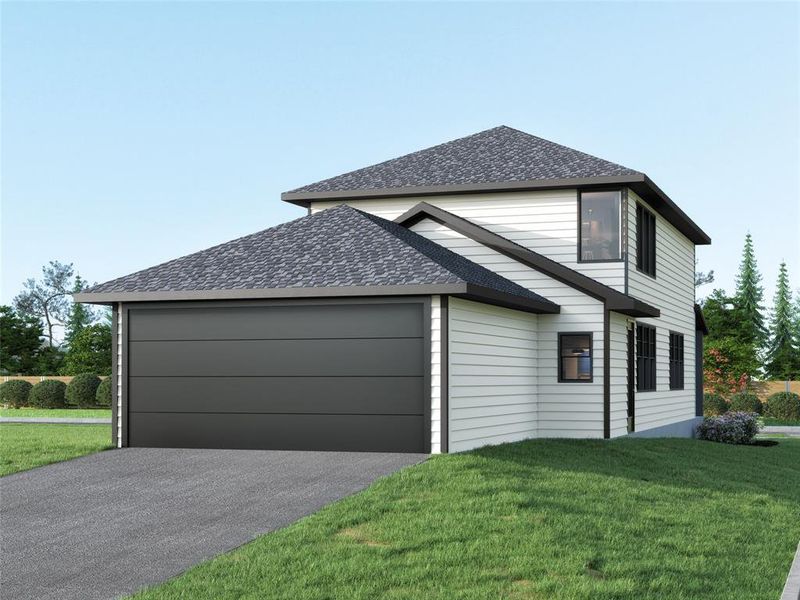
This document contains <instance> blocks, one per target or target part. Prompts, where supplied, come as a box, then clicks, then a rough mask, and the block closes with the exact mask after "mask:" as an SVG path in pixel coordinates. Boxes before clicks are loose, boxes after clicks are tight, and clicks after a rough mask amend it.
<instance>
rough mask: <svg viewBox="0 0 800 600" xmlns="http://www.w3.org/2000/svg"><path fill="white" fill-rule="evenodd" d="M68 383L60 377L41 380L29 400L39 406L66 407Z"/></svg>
mask: <svg viewBox="0 0 800 600" xmlns="http://www.w3.org/2000/svg"><path fill="white" fill-rule="evenodd" d="M66 391H67V384H66V383H64V382H63V381H59V380H58V379H45V380H44V381H40V382H39V383H37V384H36V385H35V386H33V389H31V395H30V399H29V400H28V402H29V403H30V404H31V405H32V406H36V407H38V408H64V407H65V406H66V403H67V402H66Z"/></svg>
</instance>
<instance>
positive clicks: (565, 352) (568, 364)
mask: <svg viewBox="0 0 800 600" xmlns="http://www.w3.org/2000/svg"><path fill="white" fill-rule="evenodd" d="M558 380H559V381H561V382H564V381H585V382H590V381H592V334H591V333H560V334H559V335H558Z"/></svg>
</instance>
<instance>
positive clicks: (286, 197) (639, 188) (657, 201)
mask: <svg viewBox="0 0 800 600" xmlns="http://www.w3.org/2000/svg"><path fill="white" fill-rule="evenodd" d="M609 185H617V186H625V185H627V186H629V187H630V188H631V189H632V190H633V191H635V192H636V193H637V194H638V195H639V196H641V197H642V199H644V200H646V201H647V202H648V203H649V204H650V205H651V206H652V207H653V209H654V210H655V211H656V212H658V213H660V214H661V215H662V216H663V217H664V218H665V219H667V220H668V221H669V222H670V223H672V224H673V225H674V226H675V228H676V229H677V230H678V231H680V232H681V233H683V234H684V235H685V236H686V237H687V238H689V239H690V240H691V241H692V242H694V243H695V244H698V245H704V244H710V243H711V238H710V237H709V236H708V235H707V234H706V233H705V232H704V231H703V230H702V229H700V227H698V225H697V224H696V223H695V222H694V221H692V220H691V219H690V218H689V217H688V216H687V215H686V213H684V212H683V211H682V210H681V209H680V208H678V206H677V205H676V204H675V203H674V202H673V201H672V200H671V199H670V198H669V196H667V195H666V194H665V193H664V192H663V191H662V190H661V188H659V187H658V186H657V185H656V184H655V183H653V181H652V180H651V179H650V178H649V177H648V176H647V175H645V174H644V173H637V174H633V175H615V176H606V177H572V178H567V179H534V180H527V181H498V182H489V183H466V184H457V185H430V186H406V187H391V188H374V189H356V190H341V191H330V192H284V193H282V194H281V200H283V201H284V202H289V203H290V204H296V205H297V206H302V207H304V208H309V207H310V205H311V202H319V201H323V200H366V199H370V198H402V197H407V196H441V195H447V194H486V193H491V192H514V191H516V192H522V191H529V190H545V189H562V188H573V187H592V186H609Z"/></svg>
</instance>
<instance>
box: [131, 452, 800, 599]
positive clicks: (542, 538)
mask: <svg viewBox="0 0 800 600" xmlns="http://www.w3.org/2000/svg"><path fill="white" fill-rule="evenodd" d="M776 441H777V443H776V444H775V445H772V446H769V447H767V446H747V447H742V446H727V445H723V444H715V443H711V442H701V441H696V440H674V439H673V440H645V439H621V440H616V441H613V442H602V441H566V440H537V441H530V442H522V443H518V444H512V445H505V446H499V447H494V448H486V449H483V450H480V451H476V452H473V453H468V454H457V455H450V456H437V457H434V458H432V459H431V460H429V461H427V462H426V463H424V464H422V465H419V466H415V467H411V468H408V469H405V470H403V471H401V472H399V473H397V474H395V475H392V476H390V477H387V478H385V479H382V480H380V481H378V482H377V483H375V484H374V485H373V486H371V487H370V488H368V489H367V490H366V491H364V492H362V493H360V494H357V495H355V496H352V497H350V498H347V499H345V500H342V501H340V502H338V503H336V504H334V505H332V506H329V507H327V508H325V509H323V510H322V511H320V512H318V513H317V514H315V515H312V516H310V517H308V518H306V519H303V520H301V521H299V522H298V523H296V524H294V525H292V526H290V527H287V528H286V529H283V530H280V531H277V532H275V533H271V534H267V535H265V536H262V537H260V538H258V539H257V540H255V541H254V542H252V543H250V544H247V545H245V546H243V547H241V548H239V549H237V550H235V551H233V552H231V553H229V554H226V555H223V556H221V557H218V558H216V559H213V560H211V561H209V562H207V563H205V564H202V565H199V566H197V567H195V568H193V569H191V570H189V571H188V572H186V573H185V574H183V575H182V576H180V577H178V578H176V579H174V580H172V581H170V582H167V583H165V584H163V585H161V586H158V587H154V588H151V589H149V590H145V591H143V592H140V593H139V594H137V595H136V596H135V598H136V599H137V600H163V599H173V598H191V599H193V600H195V599H203V598H209V599H210V598H221V599H226V598H231V599H233V598H303V599H312V600H313V599H323V598H348V599H349V598H354V599H364V600H372V599H374V598H389V599H400V598H403V599H406V598H407V599H418V598H425V599H452V598H464V599H467V598H476V599H477V598H481V599H483V598H486V599H489V598H492V599H494V598H508V599H520V598H529V599H558V600H569V599H577V598H580V599H588V598H591V599H593V600H595V599H598V600H599V599H612V598H613V599H637V600H638V599H641V598H648V599H654V598H660V599H664V600H667V599H669V600H679V599H693V600H695V599H703V598H708V599H712V598H713V599H715V600H717V599H719V598H725V599H727V600H732V599H747V600H754V599H761V598H764V599H770V600H775V599H776V598H777V597H778V596H779V595H780V590H781V588H782V586H783V583H784V581H785V577H786V574H787V572H788V570H789V565H790V564H791V561H792V557H793V554H794V551H795V548H796V545H797V540H798V539H800V467H799V465H800V440H793V439H785V440H784V439H781V440H779V441H778V440H776Z"/></svg>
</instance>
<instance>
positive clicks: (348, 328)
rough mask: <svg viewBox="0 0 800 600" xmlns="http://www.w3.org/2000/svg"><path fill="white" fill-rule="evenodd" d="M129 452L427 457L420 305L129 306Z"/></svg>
mask: <svg viewBox="0 0 800 600" xmlns="http://www.w3.org/2000/svg"><path fill="white" fill-rule="evenodd" d="M128 351H129V354H128V373H127V374H128V385H129V389H128V396H127V406H128V415H127V417H128V443H129V445H131V446H157V447H182V448H261V449H284V450H361V451H383V452H423V451H425V446H426V430H428V425H427V423H426V421H427V420H428V419H427V418H426V415H425V409H424V407H425V403H426V401H425V399H426V397H427V394H426V393H425V391H426V390H425V388H426V385H425V364H426V362H427V352H426V348H425V335H424V327H423V305H422V303H419V302H416V303H414V302H409V303H379V304H378V303H376V304H316V305H282V306H276V305H268V306H263V305H262V306H248V305H236V306H233V305H231V306H224V305H223V306H214V307H209V306H205V307H186V306H185V305H184V306H183V307H175V308H173V307H167V308H131V309H130V310H129V312H128Z"/></svg>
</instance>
